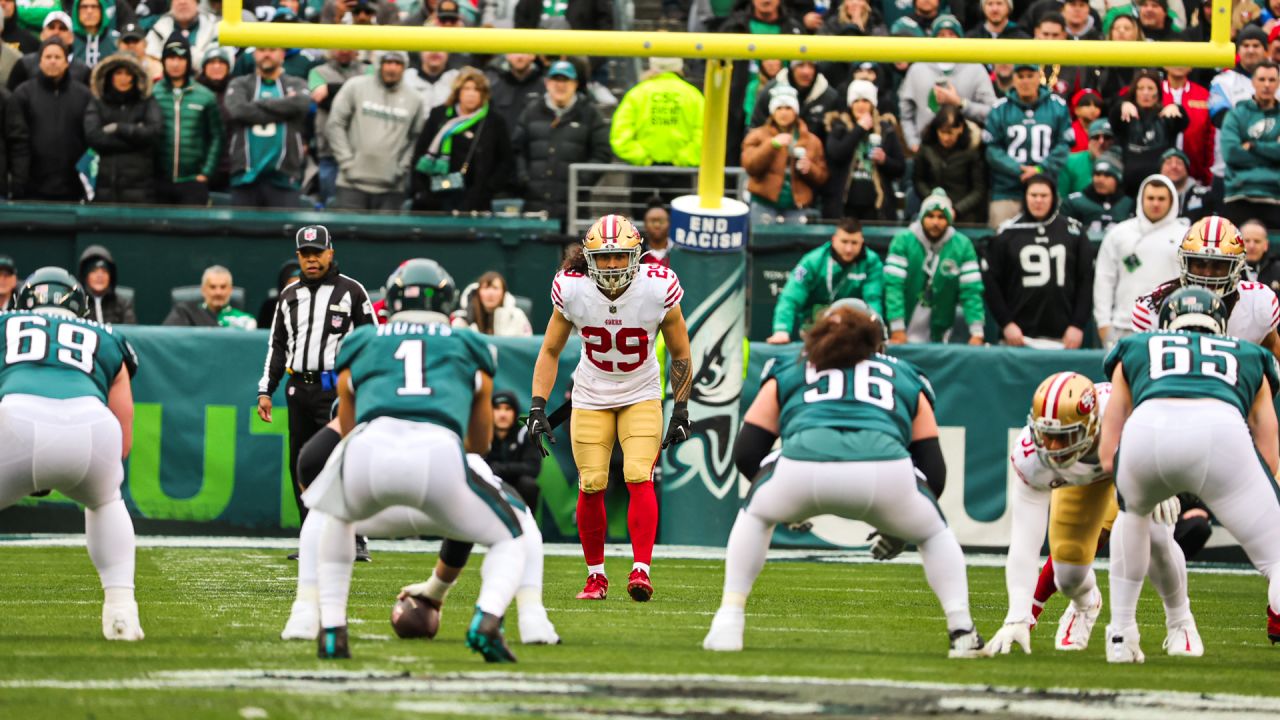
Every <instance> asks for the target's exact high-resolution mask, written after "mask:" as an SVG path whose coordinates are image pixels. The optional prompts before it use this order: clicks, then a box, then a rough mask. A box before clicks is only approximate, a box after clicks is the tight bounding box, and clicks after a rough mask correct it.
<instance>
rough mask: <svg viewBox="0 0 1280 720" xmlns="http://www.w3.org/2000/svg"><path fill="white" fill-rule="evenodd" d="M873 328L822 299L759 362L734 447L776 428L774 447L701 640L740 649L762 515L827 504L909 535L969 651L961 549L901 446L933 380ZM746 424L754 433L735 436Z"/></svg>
mask: <svg viewBox="0 0 1280 720" xmlns="http://www.w3.org/2000/svg"><path fill="white" fill-rule="evenodd" d="M882 333H883V330H882V326H881V325H880V323H879V322H877V320H876V319H875V318H873V317H872V316H870V315H868V314H866V313H863V312H859V311H856V310H853V309H851V308H848V307H838V306H837V307H832V308H831V309H829V310H828V311H827V312H826V314H824V315H823V317H822V318H821V319H820V320H819V321H818V322H817V323H815V324H814V326H813V327H812V328H810V330H809V333H808V335H806V337H805V341H804V354H803V355H801V356H799V357H795V358H791V359H787V360H781V361H775V362H771V363H770V364H769V365H768V366H766V368H765V371H764V378H765V379H764V383H763V385H762V386H761V388H760V392H759V394H758V395H756V399H755V401H754V402H753V403H752V404H751V407H750V409H748V410H747V414H746V417H745V418H744V424H743V430H742V433H741V435H740V436H739V441H738V444H737V446H736V447H735V455H737V454H739V453H740V452H741V453H744V454H746V453H750V452H752V450H751V448H748V447H747V445H750V446H752V447H754V448H756V449H758V448H760V447H766V448H767V447H769V446H772V445H773V442H774V440H775V439H776V438H777V437H778V436H779V435H781V436H782V456H781V457H780V458H779V459H778V460H777V463H776V464H775V465H773V466H772V468H771V469H769V470H765V471H762V472H761V473H760V474H759V475H758V476H757V477H756V479H755V483H754V485H753V486H752V488H751V492H750V494H749V495H748V496H747V500H746V504H745V506H744V507H743V509H742V511H741V512H739V513H738V518H737V520H736V521H735V522H734V524H733V530H732V531H731V532H730V534H729V545H728V548H727V549H726V554H725V575H724V594H723V597H722V599H721V603H720V609H719V610H718V611H716V615H715V618H714V619H713V620H712V622H711V629H710V631H709V632H708V633H707V636H706V638H705V639H704V640H703V643H702V647H703V648H704V649H707V650H717V651H736V650H741V649H742V633H743V627H744V625H745V607H746V602H747V596H748V595H749V594H750V593H751V588H752V586H753V585H754V584H755V580H756V577H757V576H758V575H759V574H760V570H761V569H762V568H763V567H764V562H765V555H766V553H767V551H768V549H769V540H770V538H771V537H772V536H773V528H774V526H775V525H776V524H778V523H780V522H781V523H789V522H796V521H799V520H804V519H805V518H809V517H813V516H814V515H823V514H833V515H838V516H840V517H846V518H852V519H857V520H862V521H864V522H867V523H870V524H871V525H873V526H875V527H876V529H877V530H880V531H881V532H883V533H885V534H887V535H891V536H893V537H897V538H902V539H904V540H906V541H907V542H911V543H914V544H916V545H917V546H918V547H919V548H920V555H921V556H922V558H923V560H924V570H925V577H926V578H927V579H928V581H929V586H930V587H931V588H933V591H934V593H935V594H936V595H937V596H938V600H939V601H940V602H941V604H942V609H943V612H944V613H945V614H946V619H947V631H948V634H949V636H950V643H951V649H950V652H949V656H950V657H953V658H968V657H977V656H979V655H980V654H981V650H982V647H983V643H982V637H981V636H979V635H978V632H977V630H975V629H974V626H973V618H972V617H971V616H970V614H969V586H968V578H967V576H966V571H965V561H964V554H963V553H962V552H961V550H960V544H959V543H958V542H957V541H956V537H955V534H954V533H952V531H951V529H950V528H948V527H947V523H946V521H945V520H944V519H943V517H942V512H941V511H940V510H939V509H938V506H937V503H936V501H935V500H934V499H933V495H932V493H931V492H930V491H929V489H928V487H927V486H926V485H925V483H924V481H923V480H921V479H918V478H917V476H916V470H915V467H914V466H913V464H912V460H911V454H910V452H909V451H908V449H907V446H908V445H909V444H910V443H911V442H912V441H913V440H919V439H923V438H929V437H937V435H938V426H937V424H936V422H935V420H934V416H933V408H932V394H933V391H932V389H931V388H930V387H929V385H928V383H927V382H925V381H924V379H923V378H922V376H921V375H920V374H919V373H918V372H917V371H916V369H915V367H914V366H912V365H911V364H910V363H908V362H906V361H905V360H901V359H898V358H894V357H890V356H888V355H882V354H879V353H877V352H876V348H877V347H879V345H880V343H881V342H882V337H883V335H882ZM749 435H750V436H751V437H753V438H754V440H753V441H750V442H748V443H744V442H743V439H742V438H743V437H746V436H749Z"/></svg>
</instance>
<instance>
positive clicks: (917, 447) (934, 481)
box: [907, 402, 947, 498]
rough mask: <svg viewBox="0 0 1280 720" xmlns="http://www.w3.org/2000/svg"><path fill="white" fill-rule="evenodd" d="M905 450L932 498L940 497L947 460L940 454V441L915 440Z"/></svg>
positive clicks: (945, 479)
mask: <svg viewBox="0 0 1280 720" xmlns="http://www.w3.org/2000/svg"><path fill="white" fill-rule="evenodd" d="M932 404H933V403H932V402H930V405H932ZM907 451H908V452H910V453H911V464H912V465H914V466H915V468H916V475H917V476H918V477H920V478H921V479H922V480H924V483H925V485H928V486H929V490H930V491H931V492H932V493H933V496H934V498H939V497H942V491H943V489H945V488H946V487H947V461H946V459H945V458H943V456H942V443H940V442H939V441H938V438H936V437H931V438H924V439H922V440H915V441H913V442H912V443H911V445H910V446H908V447H907Z"/></svg>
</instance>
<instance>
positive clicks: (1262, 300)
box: [1133, 215, 1280, 357]
mask: <svg viewBox="0 0 1280 720" xmlns="http://www.w3.org/2000/svg"><path fill="white" fill-rule="evenodd" d="M1178 263H1179V264H1180V265H1181V266H1182V273H1181V275H1180V276H1179V277H1177V278H1175V279H1173V280H1170V281H1169V282H1167V283H1165V284H1163V285H1161V286H1160V287H1158V288H1156V289H1155V290H1154V291H1152V292H1150V293H1148V294H1146V295H1143V296H1141V297H1139V298H1138V301H1137V303H1136V304H1135V305H1134V308H1133V331H1134V332H1135V333H1140V332H1149V331H1152V330H1155V329H1156V318H1157V316H1158V315H1159V314H1160V306H1161V305H1163V304H1164V301H1165V298H1167V297H1169V295H1170V294H1172V293H1173V291H1174V290H1177V289H1178V288H1180V287H1184V286H1187V285H1196V286H1199V287H1203V288H1207V289H1209V290H1212V291H1213V292H1215V293H1217V294H1218V295H1221V296H1222V302H1223V304H1224V305H1225V306H1226V308H1227V312H1228V313H1229V315H1228V319H1227V334H1228V335H1230V336H1232V337H1235V338H1239V339H1241V340H1248V341H1249V342H1252V343H1257V344H1258V345H1261V346H1263V347H1265V348H1267V349H1268V350H1270V351H1271V352H1272V353H1274V354H1275V355H1276V356H1277V357H1280V336H1277V334H1276V325H1277V324H1278V323H1280V302H1278V301H1277V300H1276V294H1275V292H1273V291H1272V290H1271V288H1269V287H1267V286H1266V285H1264V284H1262V283H1258V282H1252V281H1249V280H1244V281H1242V280H1240V275H1241V273H1242V272H1244V267H1245V252H1244V239H1243V238H1242V237H1241V236H1240V230H1239V229H1238V228H1237V227H1236V226H1235V225H1234V224H1233V223H1232V222H1231V221H1230V220H1227V219H1226V218H1223V217H1218V216H1217V215H1209V216H1207V217H1204V218H1201V219H1200V220H1197V221H1196V222H1195V224H1194V225H1192V226H1191V227H1190V228H1188V229H1187V234H1186V235H1185V236H1184V237H1183V239H1182V246H1181V247H1180V248H1179V249H1178Z"/></svg>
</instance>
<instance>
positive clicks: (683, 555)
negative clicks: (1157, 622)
mask: <svg viewBox="0 0 1280 720" xmlns="http://www.w3.org/2000/svg"><path fill="white" fill-rule="evenodd" d="M137 544H138V547H140V548H159V549H178V550H181V549H215V550H263V549H265V550H296V549H297V547H298V540H297V538H278V537H203V536H174V535H144V536H139V537H138V541H137ZM84 546H85V544H84V535H72V534H33V535H0V550H3V549H4V548H9V547H73V548H82V547H84ZM369 549H370V551H372V552H375V553H377V552H384V553H397V552H404V553H418V554H429V553H435V552H439V550H440V542H439V541H437V540H370V541H369ZM476 552H478V553H483V552H484V550H483V548H481V547H479V546H477V547H476ZM542 553H543V555H545V556H547V557H573V558H581V557H582V547H581V546H579V545H576V544H571V543H547V544H545V545H543V546H542ZM630 553H631V546H630V545H608V546H606V547H605V554H606V555H608V556H610V557H630ZM654 556H655V557H657V558H658V559H659V560H711V561H723V560H724V548H717V547H702V546H697V545H658V546H657V547H655V548H654ZM266 559H267V560H271V559H273V558H271V556H266ZM769 559H770V560H773V561H779V560H801V561H810V562H823V563H837V564H849V565H872V564H877V561H876V560H873V559H872V558H871V555H870V554H868V553H867V551H865V550H837V549H829V550H795V549H786V548H775V549H771V550H770V551H769ZM965 563H966V564H967V565H968V566H969V567H986V568H1002V567H1004V565H1005V556H1004V555H1001V554H997V553H972V554H966V555H965ZM206 564H207V563H206ZM879 564H888V565H920V555H919V553H915V552H905V553H903V554H902V555H901V556H899V557H898V558H896V559H894V560H890V561H887V562H880V563H879ZM1094 567H1095V568H1096V569H1098V570H1106V569H1108V568H1109V567H1110V563H1109V562H1108V561H1107V560H1106V559H1105V558H1099V559H1097V560H1095V561H1094ZM1187 569H1188V570H1189V571H1190V572H1195V573H1205V574H1209V575H1255V574H1257V571H1256V570H1254V569H1253V568H1251V567H1248V566H1245V565H1218V564H1200V563H1191V564H1190V565H1189V566H1188V568H1187ZM277 579H278V580H280V581H281V582H293V580H294V578H289V579H287V580H286V579H282V578H277Z"/></svg>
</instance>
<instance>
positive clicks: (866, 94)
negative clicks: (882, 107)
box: [847, 80, 880, 107]
mask: <svg viewBox="0 0 1280 720" xmlns="http://www.w3.org/2000/svg"><path fill="white" fill-rule="evenodd" d="M855 100H867V101H870V103H871V107H879V105H878V103H879V100H880V99H879V91H878V90H876V84H875V83H873V82H870V81H867V80H854V81H853V82H851V83H849V93H848V98H847V104H848V105H850V106H852V105H853V102H854V101H855Z"/></svg>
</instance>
